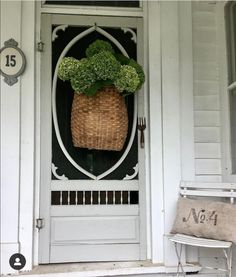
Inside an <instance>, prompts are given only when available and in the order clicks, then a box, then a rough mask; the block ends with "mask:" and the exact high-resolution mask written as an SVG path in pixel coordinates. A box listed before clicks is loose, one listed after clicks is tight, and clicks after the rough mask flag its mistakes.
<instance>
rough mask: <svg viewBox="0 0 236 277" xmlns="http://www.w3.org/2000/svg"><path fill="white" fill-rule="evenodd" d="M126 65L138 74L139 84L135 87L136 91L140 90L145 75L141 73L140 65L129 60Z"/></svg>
mask: <svg viewBox="0 0 236 277" xmlns="http://www.w3.org/2000/svg"><path fill="white" fill-rule="evenodd" d="M128 65H130V66H132V67H134V68H135V70H136V72H137V73H138V77H139V84H138V87H137V90H139V89H140V88H141V86H142V85H143V83H144V82H145V74H144V72H143V68H142V66H141V65H139V64H138V63H137V62H136V61H135V60H133V59H130V61H129V63H128Z"/></svg>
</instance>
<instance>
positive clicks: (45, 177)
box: [39, 14, 148, 263]
mask: <svg viewBox="0 0 236 277" xmlns="http://www.w3.org/2000/svg"><path fill="white" fill-rule="evenodd" d="M41 16H42V18H43V20H41V23H42V24H41V28H42V30H43V28H47V26H49V25H50V26H51V25H52V24H53V18H54V14H51V16H44V15H43V14H42V15H41ZM55 16H56V17H57V19H58V18H59V17H60V15H55ZM67 16H68V17H70V23H69V24H73V22H75V24H76V25H80V26H83V25H84V26H88V25H89V26H90V25H91V26H93V25H94V20H95V19H96V17H95V16H89V15H86V16H84V15H83V16H79V17H78V15H67ZM97 17H99V16H97ZM85 19H86V21H85ZM111 19H112V20H111ZM100 20H102V21H103V24H104V25H102V26H109V27H116V26H120V27H125V26H126V25H127V23H123V22H122V23H121V21H120V20H121V18H120V17H119V18H118V17H112V18H109V17H106V18H102V17H100ZM127 20H128V21H129V18H128V17H124V21H125V22H127ZM130 21H132V22H134V21H135V20H134V19H133V18H131V19H130ZM60 24H68V21H67V19H66V16H65V15H64V16H61V17H60ZM123 25H124V26H123ZM135 25H136V26H137V36H138V37H139V38H142V39H141V40H140V41H142V40H143V37H144V32H143V29H142V28H143V23H142V19H140V18H137V20H136V24H135ZM50 37H51V32H41V39H42V42H44V43H45V46H44V47H47V51H46V53H44V54H43V55H42V57H41V63H42V64H44V65H45V66H44V68H45V67H46V68H49V70H48V72H45V71H42V69H41V78H42V79H41V80H44V81H43V82H42V81H41V111H40V115H41V128H42V129H41V131H40V133H41V134H43V135H42V136H41V147H40V149H41V154H40V156H41V163H40V176H41V178H40V179H41V181H40V199H41V198H42V197H44V200H43V201H42V200H40V201H39V202H40V203H39V204H41V205H40V207H39V209H40V211H39V218H43V219H44V221H45V222H47V226H46V227H45V226H44V228H43V229H42V230H40V235H39V236H40V237H41V240H42V238H43V241H44V242H45V243H44V245H42V243H39V263H45V262H49V260H50V255H49V251H50V250H49V249H50V243H49V242H50V226H49V225H50V224H49V223H50V215H49V212H48V211H49V207H50V187H46V186H45V185H42V184H49V183H50V180H51V170H50V169H51V143H48V138H49V137H51V128H52V124H51V120H48V118H51V102H52V99H51V98H50V99H48V93H47V90H48V86H47V84H48V83H50V82H51V81H50V79H51V76H52V74H51V73H52V72H51V54H50V53H51V43H47V42H48V41H49V42H51V38H50ZM140 45H142V44H140ZM140 45H139V44H137V57H141V59H138V61H139V62H140V63H141V64H143V62H144V54H145V53H144V47H143V46H141V47H140ZM45 80H46V81H45ZM146 88H147V86H145V89H146ZM44 94H45V95H44ZM140 94H141V97H140V96H139V97H138V110H139V111H138V113H139V115H140V116H145V107H146V106H147V105H146V103H145V102H146V100H147V99H146V98H145V97H144V95H145V94H146V93H144V92H141V91H140ZM48 100H50V101H48ZM146 118H147V115H146ZM45 130H46V131H45ZM146 132H148V128H147V131H146ZM147 137H148V135H147ZM146 141H147V142H148V139H147V140H146ZM146 145H147V144H146ZM147 149H148V145H147V147H146V148H145V149H141V148H139V153H138V155H139V168H140V170H143V172H142V174H140V176H141V178H139V183H140V184H142V185H141V186H140V187H139V210H140V213H139V222H140V226H139V230H140V254H139V256H140V260H145V259H147V250H146V245H147V230H146V226H147V218H146V214H147V212H146V207H147V204H148V203H147V202H146V199H147V197H146V185H145V183H146V181H147V178H146V177H145V175H146V174H145V173H146V172H148V171H146V169H145V163H147V161H148V159H146V155H147ZM140 161H141V162H140ZM147 166H148V165H147ZM42 203H44V205H42ZM46 244H47V245H46ZM45 248H46V249H45Z"/></svg>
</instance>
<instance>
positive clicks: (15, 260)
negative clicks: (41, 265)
mask: <svg viewBox="0 0 236 277" xmlns="http://www.w3.org/2000/svg"><path fill="white" fill-rule="evenodd" d="M9 264H10V266H11V267H12V268H13V269H15V270H21V269H22V268H23V267H24V266H25V264H26V259H25V257H24V256H23V255H22V254H20V253H16V254H13V255H12V256H11V257H10V259H9Z"/></svg>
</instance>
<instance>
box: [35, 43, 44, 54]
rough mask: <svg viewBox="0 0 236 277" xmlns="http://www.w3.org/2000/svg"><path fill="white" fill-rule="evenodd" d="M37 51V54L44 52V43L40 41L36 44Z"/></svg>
mask: <svg viewBox="0 0 236 277" xmlns="http://www.w3.org/2000/svg"><path fill="white" fill-rule="evenodd" d="M37 50H38V52H43V51H44V43H43V42H42V41H40V42H38V43H37Z"/></svg>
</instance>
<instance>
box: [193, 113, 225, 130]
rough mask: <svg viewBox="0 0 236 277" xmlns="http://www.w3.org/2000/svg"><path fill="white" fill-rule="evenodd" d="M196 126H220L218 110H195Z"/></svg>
mask: <svg viewBox="0 0 236 277" xmlns="http://www.w3.org/2000/svg"><path fill="white" fill-rule="evenodd" d="M194 116H195V126H196V127H218V126H220V112H219V111H204V110H203V111H195V112H194Z"/></svg>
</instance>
